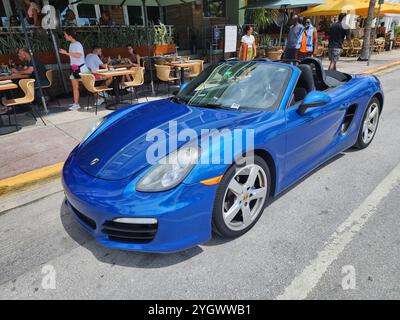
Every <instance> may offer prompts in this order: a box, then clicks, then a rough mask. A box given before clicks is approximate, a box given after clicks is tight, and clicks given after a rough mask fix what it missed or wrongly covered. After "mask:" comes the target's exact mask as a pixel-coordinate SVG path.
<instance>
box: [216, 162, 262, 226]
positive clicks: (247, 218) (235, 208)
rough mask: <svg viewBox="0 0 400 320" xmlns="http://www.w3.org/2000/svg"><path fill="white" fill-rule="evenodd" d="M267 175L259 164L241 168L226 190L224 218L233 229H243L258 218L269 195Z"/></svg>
mask: <svg viewBox="0 0 400 320" xmlns="http://www.w3.org/2000/svg"><path fill="white" fill-rule="evenodd" d="M267 182H268V181H267V176H266V174H265V172H264V170H263V168H262V167H260V166H259V165H257V164H251V165H247V166H245V167H243V168H239V169H238V170H237V172H236V173H235V175H234V176H233V178H232V179H231V181H230V182H229V184H228V187H227V189H226V191H225V195H224V198H223V199H224V200H223V202H222V213H223V219H224V222H225V224H226V226H227V227H228V228H229V229H230V230H233V231H241V230H243V229H245V228H247V227H248V226H250V225H251V224H252V222H253V221H254V220H255V219H257V217H258V216H259V215H260V214H261V212H262V210H263V208H264V202H265V200H266V197H267V194H268V193H267V191H268V183H267Z"/></svg>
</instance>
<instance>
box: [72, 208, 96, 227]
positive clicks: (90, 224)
mask: <svg viewBox="0 0 400 320" xmlns="http://www.w3.org/2000/svg"><path fill="white" fill-rule="evenodd" d="M71 208H72V210H73V211H74V213H75V214H76V216H77V217H78V218H79V220H81V221H82V222H83V223H84V224H86V225H87V226H88V227H90V228H91V229H93V230H96V222H95V221H94V220H92V219H90V218H89V217H88V216H85V215H84V214H82V213H81V212H80V211H78V210H77V209H76V208H74V207H73V206H72V205H71Z"/></svg>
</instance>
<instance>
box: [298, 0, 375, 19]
mask: <svg viewBox="0 0 400 320" xmlns="http://www.w3.org/2000/svg"><path fill="white" fill-rule="evenodd" d="M365 8H366V9H367V10H368V3H367V2H365V1H363V0H327V2H326V3H325V4H322V5H319V6H316V7H313V8H311V9H309V10H306V11H303V12H302V13H301V15H302V16H305V17H313V16H336V15H338V14H339V13H342V12H346V13H349V14H350V13H355V12H356V11H357V10H361V9H365Z"/></svg>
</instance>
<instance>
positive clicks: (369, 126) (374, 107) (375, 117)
mask: <svg viewBox="0 0 400 320" xmlns="http://www.w3.org/2000/svg"><path fill="white" fill-rule="evenodd" d="M380 111H381V106H380V102H379V100H378V98H376V97H374V98H373V99H372V100H371V102H370V103H369V104H368V107H367V109H366V110H365V114H364V117H363V120H362V122H361V126H360V131H359V133H358V137H357V142H356V144H355V145H354V147H355V148H357V149H360V150H361V149H365V148H367V147H368V146H369V145H370V144H371V142H372V140H374V138H375V134H376V131H377V130H378V124H379V118H380V113H381V112H380Z"/></svg>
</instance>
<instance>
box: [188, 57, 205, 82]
mask: <svg viewBox="0 0 400 320" xmlns="http://www.w3.org/2000/svg"><path fill="white" fill-rule="evenodd" d="M191 62H195V63H196V64H195V65H193V67H191V68H190V69H191V72H190V73H188V74H187V75H186V77H188V78H196V77H198V76H199V74H200V73H201V72H202V71H203V69H204V61H203V60H191Z"/></svg>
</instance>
